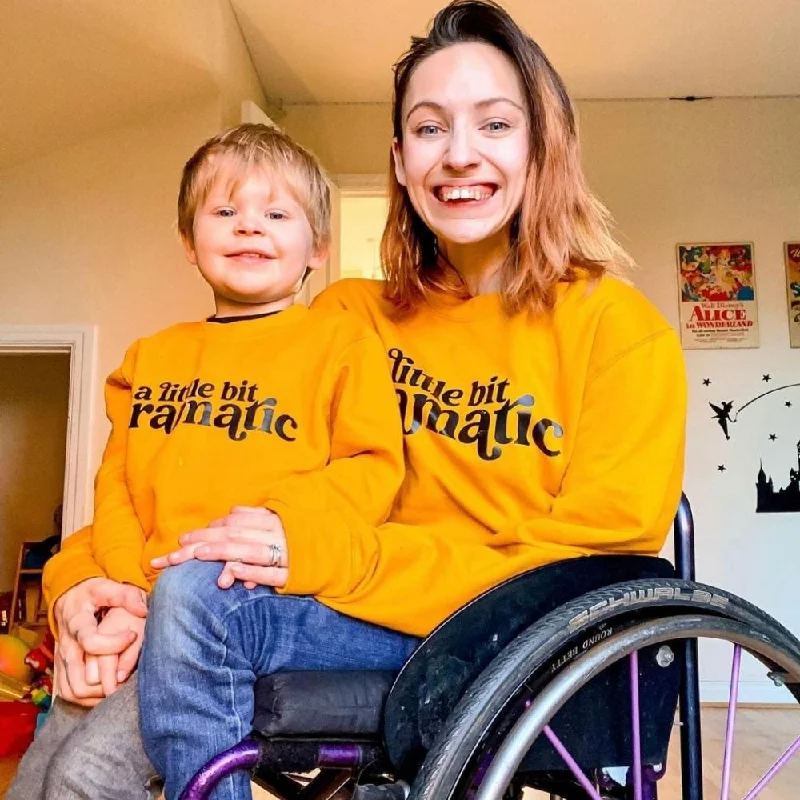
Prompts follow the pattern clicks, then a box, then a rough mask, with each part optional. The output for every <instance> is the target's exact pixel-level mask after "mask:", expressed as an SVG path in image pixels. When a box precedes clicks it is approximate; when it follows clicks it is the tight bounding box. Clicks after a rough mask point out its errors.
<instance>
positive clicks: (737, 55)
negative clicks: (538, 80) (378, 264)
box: [0, 0, 800, 168]
mask: <svg viewBox="0 0 800 800" xmlns="http://www.w3.org/2000/svg"><path fill="white" fill-rule="evenodd" d="M224 2H225V0H135V2H130V1H129V0H35V2H31V0H0V36H1V37H2V46H0V98H2V114H0V168H2V167H4V166H8V165H11V164H14V163H19V162H21V161H24V160H25V159H27V158H31V157H34V156H35V155H38V154H39V153H42V152H46V151H48V150H54V149H56V148H57V147H60V146H63V145H64V144H70V143H73V142H78V141H80V140H82V139H85V138H87V137H89V136H91V135H94V134H96V133H98V132H100V131H102V130H106V129H109V128H111V127H115V126H117V125H121V124H125V123H127V122H128V121H130V120H134V119H136V118H140V117H144V116H145V115H147V114H149V113H153V112H155V111H156V110H158V109H160V108H167V107H177V106H179V105H181V104H184V103H188V102H191V101H193V100H194V99H197V98H202V97H206V96H212V95H213V93H214V92H215V91H219V85H220V75H219V74H217V73H218V72H219V65H220V63H221V62H219V61H218V62H217V63H216V64H214V63H212V61H213V60H214V59H213V55H212V54H211V53H210V50H212V49H213V48H211V47H210V46H209V37H208V35H207V33H208V31H209V30H214V29H216V30H217V31H222V27H221V23H220V22H219V21H218V17H221V16H223V15H222V14H221V13H220V5H221V3H224ZM230 2H231V5H232V7H233V11H234V13H235V15H236V20H238V24H239V28H240V29H241V32H242V36H243V37H244V39H245V43H246V45H247V48H248V49H249V51H250V54H251V56H252V59H253V62H254V64H255V66H256V70H257V72H258V75H259V79H260V81H261V83H262V85H263V88H264V91H265V93H266V95H267V97H268V98H269V99H270V100H271V101H273V102H274V103H275V104H276V105H281V104H284V105H289V104H295V103H364V102H385V101H388V99H389V95H390V87H391V65H392V63H393V62H394V61H395V60H396V58H397V57H398V56H399V55H400V53H402V52H403V50H404V49H405V48H406V47H407V45H408V41H409V36H410V35H411V34H421V33H423V32H424V30H425V28H426V26H427V23H428V21H429V20H430V18H431V17H432V16H433V14H434V13H435V12H436V11H437V10H438V8H440V7H441V5H442V4H443V0H289V2H287V0H230ZM504 5H506V6H507V7H508V8H509V10H510V11H511V12H512V14H513V15H514V16H515V17H516V18H517V20H518V21H519V22H520V23H521V24H522V25H523V26H524V27H525V28H526V29H527V30H528V31H529V32H530V33H531V34H533V35H534V36H535V38H536V39H537V40H538V41H539V42H540V44H541V45H542V46H543V48H544V50H545V52H546V53H547V54H548V56H549V57H550V59H551V60H552V61H553V63H554V64H555V66H556V67H557V69H558V70H559V71H560V72H561V73H562V75H563V76H564V78H565V80H566V82H567V85H568V86H569V88H570V90H571V92H572V94H573V95H574V96H575V97H577V98H652V97H669V96H675V95H681V96H683V95H689V94H694V95H717V96H722V95H727V96H750V95H769V96H780V95H794V96H800V0H504ZM225 8H226V9H227V6H225ZM228 14H230V9H228ZM215 15H216V16H215ZM215 26H216V27H215ZM219 35H234V36H235V35H237V34H236V30H235V22H234V23H233V28H232V33H230V34H228V33H227V32H222V33H220V34H219ZM215 70H216V73H215Z"/></svg>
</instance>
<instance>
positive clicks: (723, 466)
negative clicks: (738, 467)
mask: <svg viewBox="0 0 800 800" xmlns="http://www.w3.org/2000/svg"><path fill="white" fill-rule="evenodd" d="M726 469H728V468H727V467H726V466H725V465H724V464H720V465H719V466H718V467H717V472H725V470H726Z"/></svg>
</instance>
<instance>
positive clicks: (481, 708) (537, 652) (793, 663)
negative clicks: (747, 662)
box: [410, 579, 800, 800]
mask: <svg viewBox="0 0 800 800" xmlns="http://www.w3.org/2000/svg"><path fill="white" fill-rule="evenodd" d="M648 588H660V589H669V588H672V589H673V590H675V589H680V590H682V591H685V592H687V594H686V595H681V596H680V597H679V598H678V599H674V598H672V599H670V598H667V597H665V598H664V602H663V603H660V604H659V603H658V602H657V601H651V602H650V605H649V606H648V602H643V603H642V604H641V606H639V607H638V608H631V609H626V610H622V611H620V610H618V608H616V607H614V606H606V608H605V609H601V610H600V611H599V612H598V613H597V614H596V616H595V617H594V619H593V620H591V621H589V622H588V623H587V624H586V625H584V626H583V627H582V628H581V627H577V628H575V629H574V630H573V631H571V632H570V633H569V635H567V636H566V637H564V635H563V634H564V629H565V621H569V620H574V619H575V615H576V614H580V613H581V612H583V611H585V609H586V608H590V607H592V606H593V605H595V603H597V602H602V600H608V597H609V595H612V596H613V595H614V594H619V593H620V592H623V593H624V592H625V591H627V592H634V591H637V590H640V589H645V590H646V589H648ZM695 592H701V593H706V594H709V596H716V597H717V598H720V602H721V601H722V600H724V601H726V603H725V608H724V609H723V608H715V607H711V606H707V605H704V604H701V603H695V602H694V601H693V599H692V598H693V597H694V593H695ZM698 608H700V609H701V610H698ZM626 612H627V613H626ZM648 612H650V613H648ZM643 618H644V621H642V620H643ZM611 620H614V623H615V626H616V627H617V631H616V632H615V633H613V634H612V635H611V636H610V637H609V638H607V639H605V640H603V641H598V642H597V643H594V644H592V645H591V647H590V648H589V649H588V650H587V652H585V653H583V654H582V655H580V656H578V657H577V658H576V659H575V660H573V661H571V662H570V663H568V664H565V665H564V666H563V667H562V669H561V671H560V672H559V673H558V674H556V675H555V676H554V677H552V678H551V680H549V681H548V682H547V683H545V684H544V685H543V688H542V689H540V690H539V694H537V695H536V698H535V699H534V700H532V701H531V702H530V705H529V707H528V708H527V709H526V710H525V711H523V712H522V713H521V715H520V716H519V717H517V718H516V719H515V720H514V722H513V727H511V729H510V731H509V730H508V728H509V726H508V725H507V724H506V730H505V731H504V732H503V734H502V735H503V737H505V738H504V739H503V740H502V743H501V744H500V745H499V748H500V749H498V751H497V753H496V754H495V755H494V756H493V760H492V762H491V764H490V765H489V767H488V769H487V770H486V771H485V772H483V773H482V774H481V775H480V776H479V777H478V779H477V780H478V782H477V784H476V783H475V782H474V780H473V782H472V783H470V785H469V786H464V783H465V781H466V780H472V779H473V778H474V777H475V774H474V773H475V770H476V767H477V763H476V762H477V760H478V759H480V758H481V755H483V756H484V761H485V760H488V757H486V756H485V748H486V747H487V745H488V746H491V745H492V744H496V742H493V741H492V735H493V731H496V729H497V727H498V726H502V725H503V714H504V712H506V711H507V710H508V709H509V707H510V706H511V705H512V703H513V701H514V699H515V698H517V697H518V696H519V695H520V692H522V691H523V690H524V687H525V684H526V683H527V682H528V681H530V680H531V679H533V678H534V677H535V676H536V675H537V674H538V675H541V673H542V671H543V670H545V669H547V667H548V666H549V665H550V664H551V663H552V661H553V659H554V658H556V657H557V655H558V653H560V652H562V651H563V650H564V649H565V647H568V646H569V645H570V644H571V643H572V642H573V641H574V640H575V636H576V635H578V636H580V635H583V636H585V635H587V633H590V632H591V631H593V630H594V629H595V628H597V627H598V626H599V625H602V624H604V623H606V622H609V621H611ZM626 620H627V621H626ZM620 625H622V626H623V627H622V628H621V629H620V627H619V626H620ZM659 626H660V627H661V628H663V631H664V632H663V635H659V634H654V633H653V630H654V629H658V628H659ZM559 632H560V633H561V634H562V636H561V639H560V640H557V641H556V642H554V639H555V638H556V636H557V634H558V633H559ZM645 633H648V634H649V638H647V639H641V640H640V641H638V643H634V644H631V641H632V640H633V641H634V642H635V641H636V637H640V638H641V637H643V635H644V634H645ZM698 637H700V638H703V637H709V638H716V639H723V640H727V641H731V642H733V643H734V644H735V645H736V647H737V648H738V647H742V646H743V647H744V648H745V649H746V650H747V651H748V652H750V653H751V654H752V655H754V656H755V657H756V658H757V659H759V660H760V661H761V662H762V663H764V664H765V665H766V666H768V667H776V666H777V667H780V668H782V669H784V670H785V671H786V672H787V673H788V675H789V676H790V677H791V678H792V681H793V682H800V642H799V641H798V640H797V639H796V638H795V637H794V636H793V635H792V634H791V633H790V632H789V631H788V630H786V629H785V628H784V627H783V626H781V625H780V624H779V623H778V622H777V621H775V620H774V619H772V618H771V617H770V616H769V615H768V614H766V613H765V612H763V611H761V610H760V609H758V608H757V607H755V606H753V605H752V604H750V603H748V602H747V601H745V600H743V599H741V598H739V597H737V596H736V595H733V594H731V593H729V592H726V591H724V590H720V589H717V588H715V587H711V586H707V585H705V584H699V583H694V582H689V581H683V580H678V579H659V580H649V579H648V580H643V581H632V582H627V583H621V584H615V585H612V586H608V587H604V588H603V589H599V590H597V591H593V592H589V593H587V594H585V595H583V596H581V597H579V598H577V599H576V600H574V601H572V602H570V603H567V604H565V605H563V606H561V607H559V608H558V609H555V610H554V611H553V612H551V613H550V614H548V615H546V616H545V617H543V618H542V619H541V620H539V621H538V622H537V623H536V624H534V625H532V626H531V627H530V628H529V629H528V630H527V631H525V632H524V633H523V634H522V635H521V636H519V637H518V638H517V639H516V640H515V641H514V642H512V643H511V644H510V645H509V646H508V647H507V648H506V649H505V650H504V651H503V652H502V653H501V654H500V655H499V656H498V657H497V658H496V659H495V660H494V661H493V662H492V664H491V665H490V666H489V667H487V668H486V670H484V672H483V673H482V674H481V675H480V676H479V678H478V679H477V680H476V681H475V682H474V683H473V685H472V687H471V689H470V690H469V691H468V692H467V693H466V694H465V695H464V697H463V698H462V699H461V701H460V702H459V703H458V705H457V707H456V708H455V709H454V711H453V712H452V714H451V715H450V717H449V719H448V724H447V725H446V726H445V728H444V729H443V730H442V732H441V733H440V736H439V737H438V739H437V741H436V742H435V743H434V745H433V747H432V748H431V750H430V751H429V752H428V755H427V757H426V759H425V762H424V763H423V766H422V769H421V770H420V772H419V773H418V775H417V779H416V780H415V782H414V784H413V786H412V792H411V795H410V800H445V799H446V798H457V797H463V796H464V792H465V790H469V791H470V794H469V796H470V797H475V800H498V799H499V798H501V797H503V792H505V791H506V789H507V788H508V786H509V785H510V784H511V781H512V780H513V777H514V774H515V771H516V767H517V765H518V764H519V763H520V761H521V760H522V758H524V756H525V754H526V752H527V749H528V746H529V744H530V742H533V741H535V739H536V738H537V736H538V735H539V734H541V732H542V731H543V730H544V729H545V727H546V725H547V722H548V721H549V720H550V719H552V717H553V716H555V714H556V713H557V711H558V709H559V708H560V707H561V706H563V705H564V703H566V702H567V700H568V699H569V697H570V696H572V695H573V694H574V693H575V692H576V691H578V689H579V688H580V687H581V686H583V685H585V684H586V683H588V682H589V680H591V678H592V677H594V676H596V675H597V674H599V673H600V672H602V671H604V670H605V669H608V668H609V667H610V666H611V665H612V664H614V663H616V662H618V661H620V660H621V659H623V658H625V656H626V655H628V656H630V655H631V653H634V652H637V651H638V650H640V649H642V648H643V647H646V646H651V645H654V644H658V643H660V642H665V641H674V640H686V641H691V640H693V639H697V638H698ZM776 640H777V641H776ZM595 654H599V655H595ZM608 654H613V656H611V657H609V655H608ZM601 658H602V659H603V660H602V662H601V661H600V659H601ZM736 662H737V657H736V650H735V654H734V663H736ZM736 674H737V677H738V667H737V668H736ZM562 675H565V676H569V679H570V680H572V681H575V680H577V681H579V684H580V685H574V684H573V683H569V684H567V685H568V686H571V687H572V690H571V691H569V692H562V694H561V695H560V696H558V695H555V697H556V700H555V701H554V699H553V697H554V693H555V692H556V691H557V690H559V689H560V687H561V686H562V685H564V683H563V681H564V680H566V678H564V679H562V681H561V682H559V679H560V678H561V676H562ZM553 686H555V687H556V688H555V689H554V688H552V687H553ZM790 691H791V692H792V694H793V695H794V696H795V698H796V699H798V700H800V691H798V690H797V689H790ZM734 708H735V703H734ZM543 709H544V710H543ZM729 713H730V711H729ZM734 713H735V712H734ZM542 718H545V719H544V721H543V722H542ZM729 719H730V717H729ZM534 723H535V724H534ZM523 727H524V736H523V734H522V733H520V729H521V728H523ZM476 731H477V732H476ZM515 731H516V732H517V734H518V735H517V737H516V739H515V740H514V743H513V744H508V741H509V738H510V737H511V736H512V735H514V732H515ZM531 736H532V738H530V742H528V744H522V742H524V741H527V739H528V737H531ZM521 737H522V738H521ZM454 741H455V742H458V743H459V744H458V745H457V746H455V747H453V746H452V745H451V744H448V743H452V742H454ZM798 748H800V738H798V739H797V740H796V741H795V743H794V745H792V748H790V750H791V751H792V753H794V751H795V750H797V749H798ZM727 749H728V748H726V750H727ZM501 753H502V758H501ZM787 754H789V751H787V753H785V754H784V757H786V756H787ZM790 755H791V754H790ZM498 760H499V763H498ZM726 760H727V759H726ZM780 762H781V759H779V761H778V762H776V763H780ZM773 769H774V766H773ZM771 771H772V770H771ZM573 774H574V773H573ZM723 777H724V776H723ZM762 780H763V779H762ZM760 783H761V782H760ZM760 783H759V785H760ZM484 787H486V788H485V789H484ZM754 788H755V787H754ZM761 788H763V786H762V787H761ZM476 791H477V794H474V792H476ZM585 796H587V797H589V796H591V795H588V794H587V795H585ZM753 797H755V794H754V793H753V792H751V793H750V794H749V795H748V799H749V800H751V799H752V798H753Z"/></svg>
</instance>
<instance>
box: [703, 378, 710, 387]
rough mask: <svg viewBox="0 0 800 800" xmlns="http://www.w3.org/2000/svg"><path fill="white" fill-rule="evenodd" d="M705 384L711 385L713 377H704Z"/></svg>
mask: <svg viewBox="0 0 800 800" xmlns="http://www.w3.org/2000/svg"><path fill="white" fill-rule="evenodd" d="M703 386H711V378H703Z"/></svg>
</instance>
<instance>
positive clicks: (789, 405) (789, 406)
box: [785, 400, 792, 408]
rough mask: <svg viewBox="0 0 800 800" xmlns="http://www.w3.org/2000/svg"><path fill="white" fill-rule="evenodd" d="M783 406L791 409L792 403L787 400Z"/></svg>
mask: <svg viewBox="0 0 800 800" xmlns="http://www.w3.org/2000/svg"><path fill="white" fill-rule="evenodd" d="M785 405H786V408H791V407H792V401H791V400H787V401H786V403H785Z"/></svg>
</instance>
